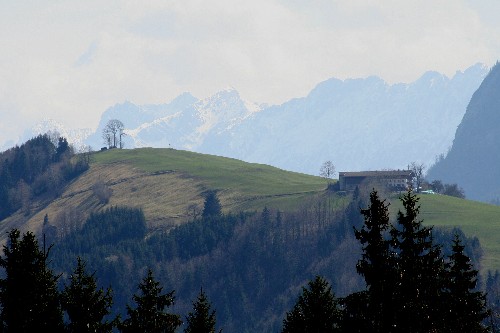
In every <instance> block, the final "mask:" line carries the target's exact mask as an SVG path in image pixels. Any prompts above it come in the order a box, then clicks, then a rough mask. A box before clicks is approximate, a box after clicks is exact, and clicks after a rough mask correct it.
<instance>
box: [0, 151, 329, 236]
mask: <svg viewBox="0 0 500 333" xmlns="http://www.w3.org/2000/svg"><path fill="white" fill-rule="evenodd" d="M96 184H104V186H105V187H106V188H108V189H110V190H111V191H112V194H111V196H110V198H109V202H108V203H102V202H101V201H100V200H99V198H98V196H97V195H96V193H95V191H94V189H93V188H94V186H95V185H96ZM325 188H326V183H325V181H324V179H322V178H320V177H314V176H309V175H304V174H299V173H294V172H288V171H284V170H280V169H278V168H274V167H270V166H267V165H262V164H249V163H245V162H241V161H238V160H234V159H229V158H223V157H218V156H209V155H203V154H197V153H192V152H188V151H181V150H174V149H152V148H143V149H133V150H118V149H116V150H110V151H105V152H99V153H96V154H94V156H93V161H92V163H91V167H90V170H88V171H87V172H85V173H84V174H83V175H82V176H80V177H79V178H78V179H77V180H75V181H73V182H72V183H71V184H69V186H67V187H66V188H65V190H64V192H63V193H62V195H61V196H60V197H58V198H57V199H56V200H54V201H52V202H50V203H49V204H48V205H47V206H46V207H45V206H44V205H45V204H44V203H41V202H37V203H35V204H33V207H32V209H31V211H32V215H30V216H25V215H23V214H21V212H18V213H16V214H14V215H13V216H11V217H9V218H7V219H5V220H4V221H3V222H2V223H1V224H0V233H1V234H2V236H3V237H5V232H6V231H8V230H10V229H11V228H13V227H16V228H19V229H21V230H33V231H36V232H40V231H41V228H42V224H43V221H44V217H45V215H46V214H47V216H48V218H49V221H50V223H51V224H53V225H55V226H56V227H59V228H68V226H67V224H68V223H70V224H79V223H83V221H85V219H86V217H88V216H89V214H90V213H92V212H95V211H100V210H103V209H105V208H107V207H110V206H116V205H120V206H121V205H123V206H130V207H139V208H142V209H143V211H144V214H145V216H146V220H147V222H148V226H149V228H150V229H151V230H154V229H157V228H161V229H165V228H169V227H171V226H174V225H177V224H179V223H183V222H186V221H187V220H189V219H192V217H193V215H196V214H200V212H201V210H202V207H203V200H204V199H203V198H204V197H203V195H204V193H205V192H206V191H207V190H216V191H217V192H218V196H219V198H220V200H221V204H222V207H223V210H224V211H234V212H237V211H245V210H261V209H262V208H263V207H265V206H268V207H274V208H278V209H283V210H285V209H286V210H293V209H294V207H297V204H298V203H299V202H303V201H304V200H306V199H307V197H311V196H314V195H317V194H320V193H322V192H323V191H324V189H325Z"/></svg>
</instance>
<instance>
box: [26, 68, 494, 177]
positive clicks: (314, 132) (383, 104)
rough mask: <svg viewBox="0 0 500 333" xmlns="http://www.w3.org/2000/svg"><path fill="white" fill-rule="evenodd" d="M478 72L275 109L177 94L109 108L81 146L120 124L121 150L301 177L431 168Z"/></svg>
mask: <svg viewBox="0 0 500 333" xmlns="http://www.w3.org/2000/svg"><path fill="white" fill-rule="evenodd" d="M486 74H487V69H486V67H485V66H484V65H482V64H476V65H474V66H471V67H469V68H468V69H466V70H464V71H463V72H462V71H457V72H456V73H455V74H454V75H453V76H452V77H451V78H448V77H447V76H445V75H443V74H440V73H438V72H433V71H428V72H426V73H424V74H423V75H422V76H421V77H420V78H418V79H417V80H416V81H414V82H411V83H396V84H389V83H387V82H385V81H384V80H383V79H381V78H380V77H378V76H369V77H367V78H355V79H345V80H340V79H337V78H330V79H328V80H325V81H323V82H320V83H319V84H317V85H316V86H315V87H314V88H313V89H312V90H311V91H310V92H309V93H308V94H307V95H306V96H303V97H298V98H293V99H291V100H289V101H286V102H284V103H282V104H279V105H265V104H261V105H259V104H256V103H253V102H249V101H246V100H245V99H243V98H241V96H240V95H239V93H238V92H237V91H236V90H235V89H234V88H228V89H225V90H222V91H220V92H218V93H216V94H214V95H212V96H209V97H207V98H204V99H198V98H196V97H194V96H192V95H191V94H190V93H183V94H181V95H179V96H178V97H176V98H175V99H173V100H172V101H170V102H168V103H164V104H157V105H153V104H146V105H136V104H134V103H132V102H124V103H118V104H115V105H114V106H112V107H110V108H108V109H107V110H106V111H105V112H104V113H103V114H102V116H101V120H100V122H99V125H98V128H97V129H96V130H95V132H94V133H93V134H91V135H89V136H88V137H87V139H86V140H85V142H84V143H85V144H87V145H90V146H92V147H93V148H94V149H98V148H99V147H101V146H102V145H103V140H102V137H101V133H102V129H103V128H104V126H105V125H106V122H107V121H109V120H110V119H120V120H121V121H122V122H123V123H124V124H125V132H126V133H127V134H128V136H127V137H126V138H125V147H126V148H136V147H137V148H140V147H155V148H161V147H172V148H177V149H188V150H191V151H195V152H201V153H208V154H214V155H219V156H227V157H233V158H237V159H240V160H243V161H247V162H255V163H264V164H270V165H274V166H276V167H279V168H283V169H287V170H292V171H297V172H302V173H307V174H317V173H318V170H319V167H320V165H321V164H322V163H323V162H324V161H326V160H332V161H333V163H334V164H335V165H336V166H337V169H338V170H350V171H356V170H376V169H390V168H393V169H398V168H405V167H406V166H407V165H408V164H409V163H410V162H413V161H417V162H422V163H425V164H426V165H431V164H433V163H434V161H435V159H436V156H439V155H441V154H444V153H446V151H447V150H448V149H449V148H450V147H451V144H452V141H453V137H454V133H455V130H456V127H457V126H458V124H459V123H460V120H461V119H462V117H463V114H464V112H465V108H466V105H467V103H468V102H469V100H470V97H471V96H472V93H473V92H474V91H475V89H477V87H478V86H479V84H480V83H481V81H482V80H483V78H484V76H485V75H486ZM35 134H38V133H35ZM70 141H71V140H70ZM360 157H362V158H360Z"/></svg>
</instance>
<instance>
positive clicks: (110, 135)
mask: <svg viewBox="0 0 500 333" xmlns="http://www.w3.org/2000/svg"><path fill="white" fill-rule="evenodd" d="M125 135H126V134H125V132H124V125H123V123H122V122H121V121H120V120H118V119H111V120H109V121H108V123H107V124H106V126H105V127H104V129H103V130H102V138H103V139H104V143H105V144H106V145H107V146H108V148H117V147H119V148H123V146H124V142H123V136H125Z"/></svg>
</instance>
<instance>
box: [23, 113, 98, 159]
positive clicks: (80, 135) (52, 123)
mask: <svg viewBox="0 0 500 333" xmlns="http://www.w3.org/2000/svg"><path fill="white" fill-rule="evenodd" d="M92 132H93V131H92V130H91V129H90V128H84V129H68V128H66V127H65V126H63V125H62V124H61V123H59V122H58V121H56V120H54V119H48V118H47V119H44V120H42V121H41V122H39V123H37V124H35V125H34V126H33V127H32V128H30V129H27V130H25V131H24V134H23V135H22V138H21V142H26V141H28V140H29V139H31V138H33V137H35V136H37V135H40V134H45V133H53V134H55V135H57V136H62V137H65V138H66V139H67V140H68V142H69V143H70V144H71V145H72V146H73V147H74V148H75V149H76V150H77V151H78V150H80V149H82V148H83V147H84V145H85V140H87V138H88V137H89V136H90V135H91V134H92Z"/></svg>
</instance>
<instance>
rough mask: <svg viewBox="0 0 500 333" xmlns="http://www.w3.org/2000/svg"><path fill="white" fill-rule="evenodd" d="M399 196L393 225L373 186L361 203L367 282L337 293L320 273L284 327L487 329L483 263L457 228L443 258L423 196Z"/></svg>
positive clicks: (362, 266) (361, 269) (362, 269)
mask: <svg viewBox="0 0 500 333" xmlns="http://www.w3.org/2000/svg"><path fill="white" fill-rule="evenodd" d="M401 200H402V203H403V207H404V208H403V211H399V212H398V215H397V224H396V225H395V226H394V225H392V224H391V223H390V221H389V214H388V204H387V203H385V201H384V200H381V199H380V198H379V197H378V194H377V192H376V191H373V192H372V193H371V194H370V205H369V207H368V208H367V209H362V210H361V214H362V215H363V217H364V224H363V226H362V227H361V228H359V229H357V228H355V236H356V239H357V240H358V241H360V243H361V244H362V256H361V259H360V260H359V261H358V263H357V265H356V270H357V272H358V273H359V274H360V275H361V276H362V277H363V278H364V280H365V283H366V289H364V290H362V291H359V292H355V293H353V294H350V295H348V296H347V297H344V298H341V299H336V298H335V297H334V294H333V292H332V290H331V287H330V285H329V284H328V282H327V281H326V280H325V279H323V278H321V277H319V276H318V277H316V279H315V280H313V281H310V282H309V284H308V288H303V291H302V294H301V295H300V296H299V298H298V300H297V302H296V304H295V306H294V307H293V309H292V310H291V311H290V312H288V313H287V315H286V318H285V320H284V323H283V330H282V332H283V333H290V332H488V331H490V329H491V327H489V326H488V324H487V319H488V318H489V316H490V310H489V309H488V308H487V305H486V295H485V294H484V293H483V292H481V291H479V290H477V289H476V288H477V283H478V279H477V278H478V271H477V270H475V269H474V268H473V266H472V264H471V261H470V259H469V257H468V256H467V255H466V254H465V253H464V245H463V244H462V240H461V238H460V237H459V236H458V235H455V237H454V239H453V243H452V252H451V254H450V255H449V256H447V257H446V258H445V257H444V256H443V255H442V251H441V246H439V245H437V244H436V243H434V241H433V237H432V228H430V227H424V226H423V225H422V221H421V220H419V219H418V213H419V205H418V197H417V196H416V195H415V194H413V193H412V192H411V191H409V192H407V193H406V194H405V195H404V196H403V197H402V198H401Z"/></svg>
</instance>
